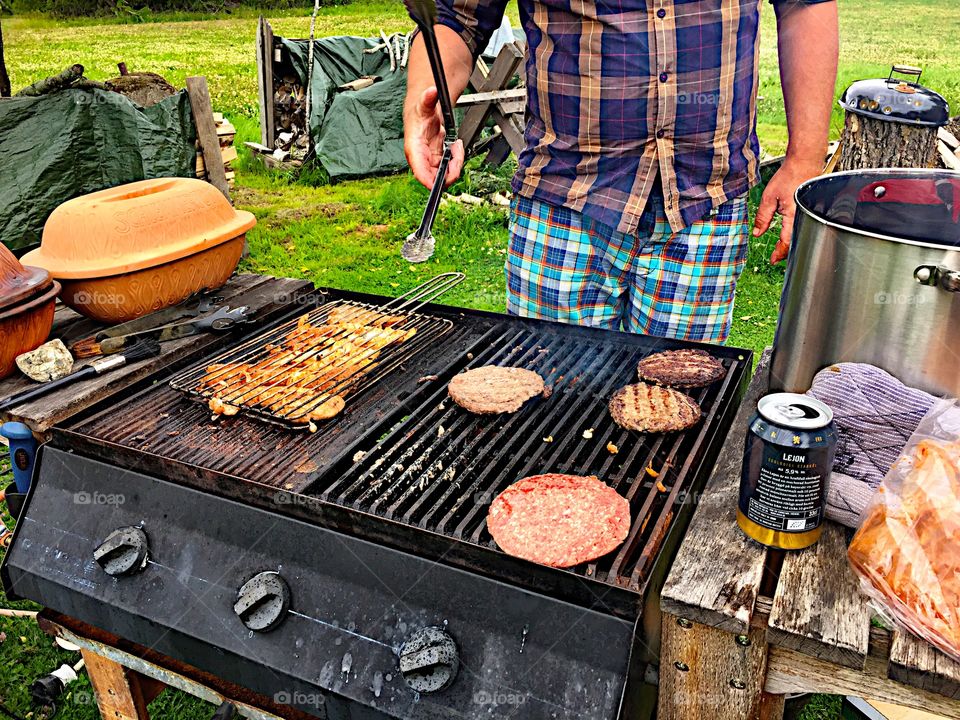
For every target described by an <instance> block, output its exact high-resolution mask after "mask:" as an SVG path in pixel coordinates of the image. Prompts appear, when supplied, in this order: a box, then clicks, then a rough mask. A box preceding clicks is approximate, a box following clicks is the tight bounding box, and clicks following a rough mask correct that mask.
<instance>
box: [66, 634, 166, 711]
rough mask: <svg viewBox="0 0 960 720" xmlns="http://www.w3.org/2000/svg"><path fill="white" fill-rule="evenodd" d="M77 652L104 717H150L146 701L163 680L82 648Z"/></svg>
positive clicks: (151, 696)
mask: <svg viewBox="0 0 960 720" xmlns="http://www.w3.org/2000/svg"><path fill="white" fill-rule="evenodd" d="M80 654H81V655H82V656H83V661H84V664H85V666H86V668H87V675H88V676H89V677H90V684H91V685H92V686H93V694H94V695H95V696H96V698H97V707H98V708H99V709H100V715H101V717H103V720H150V714H149V712H148V711H147V704H148V703H149V702H150V701H151V700H153V699H154V698H155V697H156V696H157V695H159V694H160V693H161V692H162V691H163V688H164V685H163V684H162V683H159V682H157V681H156V680H152V679H150V678H145V677H143V676H142V675H140V674H139V673H135V672H133V671H132V670H127V669H126V668H124V667H123V666H122V665H119V664H118V663H115V662H114V661H113V660H109V659H107V658H105V657H103V656H101V655H97V654H96V653H94V652H92V651H90V650H87V649H85V648H81V649H80Z"/></svg>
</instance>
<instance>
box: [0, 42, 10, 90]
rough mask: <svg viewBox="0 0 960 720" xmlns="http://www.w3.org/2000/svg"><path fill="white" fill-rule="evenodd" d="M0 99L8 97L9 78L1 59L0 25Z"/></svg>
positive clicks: (4, 63)
mask: <svg viewBox="0 0 960 720" xmlns="http://www.w3.org/2000/svg"><path fill="white" fill-rule="evenodd" d="M0 97H10V76H9V75H8V74H7V63H6V60H4V57H3V26H2V25H0Z"/></svg>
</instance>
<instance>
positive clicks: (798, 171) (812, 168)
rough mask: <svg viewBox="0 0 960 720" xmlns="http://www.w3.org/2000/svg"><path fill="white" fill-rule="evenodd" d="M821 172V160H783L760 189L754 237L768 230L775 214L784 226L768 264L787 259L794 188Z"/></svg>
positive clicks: (794, 208)
mask: <svg viewBox="0 0 960 720" xmlns="http://www.w3.org/2000/svg"><path fill="white" fill-rule="evenodd" d="M822 172H823V163H822V162H820V163H816V162H813V163H801V162H799V161H796V162H791V161H790V159H789V158H788V159H786V160H784V162H783V165H781V166H780V169H779V170H777V172H776V173H775V174H774V176H773V177H772V178H770V182H768V183H767V187H766V188H765V189H764V191H763V198H762V199H761V200H760V207H759V208H758V209H757V217H756V219H755V220H754V222H753V236H754V237H760V236H761V235H763V234H764V233H765V232H766V231H767V230H769V229H770V225H771V223H773V218H774V215H777V214H779V215H780V216H781V217H782V218H783V227H782V228H781V229H780V239H779V240H778V241H777V246H776V247H775V248H774V249H773V254H772V255H771V256H770V263H771V264H773V265H776V264H777V263H778V262H780V261H781V260H786V258H787V254H788V253H789V252H790V240H791V239H792V237H793V218H794V216H795V215H796V213H797V205H796V199H795V197H794V195H795V194H796V192H797V188H798V187H800V186H801V185H802V184H803V183H805V182H806V181H807V180H810V179H811V178H814V177H816V176H817V175H820V174H821V173H822Z"/></svg>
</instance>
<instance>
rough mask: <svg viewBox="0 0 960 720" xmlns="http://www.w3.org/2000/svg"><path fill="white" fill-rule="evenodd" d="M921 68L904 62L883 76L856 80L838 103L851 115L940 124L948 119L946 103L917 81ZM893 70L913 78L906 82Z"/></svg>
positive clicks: (903, 121)
mask: <svg viewBox="0 0 960 720" xmlns="http://www.w3.org/2000/svg"><path fill="white" fill-rule="evenodd" d="M922 72H923V71H922V70H921V69H920V68H915V67H910V66H908V65H894V66H893V67H892V68H891V70H890V75H888V76H887V78H886V79H884V78H879V79H876V80H860V81H858V82H855V83H853V84H852V85H851V86H850V87H848V88H847V89H846V90H845V91H844V92H843V95H842V96H841V97H840V105H841V107H843V108H844V109H845V110H847V111H848V112H851V113H854V114H855V115H862V116H864V117H869V118H873V119H875V120H885V121H887V122H896V123H908V124H911V125H925V126H929V127H942V126H943V125H946V124H947V123H948V122H949V120H950V106H949V105H948V104H947V101H946V100H945V99H944V97H943V96H942V95H940V94H939V93H937V92H934V91H933V90H931V89H930V88H927V87H924V86H923V85H921V84H920V83H919V80H920V75H921V73H922ZM894 73H899V74H901V75H910V76H913V77H915V78H916V80H915V81H914V82H908V81H906V80H902V79H900V78H895V77H893V75H894Z"/></svg>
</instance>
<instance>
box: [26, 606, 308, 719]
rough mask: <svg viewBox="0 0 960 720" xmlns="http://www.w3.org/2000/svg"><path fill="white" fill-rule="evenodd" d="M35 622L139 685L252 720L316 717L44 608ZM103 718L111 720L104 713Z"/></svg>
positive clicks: (47, 631) (50, 633)
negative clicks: (131, 675) (230, 708)
mask: <svg viewBox="0 0 960 720" xmlns="http://www.w3.org/2000/svg"><path fill="white" fill-rule="evenodd" d="M37 621H38V623H39V624H40V627H41V629H42V630H43V631H44V632H46V633H47V634H49V635H53V636H54V637H59V638H63V639H64V640H67V641H69V642H71V643H73V644H74V645H78V646H79V647H81V648H83V649H84V650H87V651H88V652H91V653H92V654H94V655H99V656H100V657H103V658H106V659H107V660H110V661H112V662H114V663H117V664H119V665H121V666H123V667H125V668H127V669H128V670H130V671H134V672H135V673H136V675H137V677H138V678H139V679H140V685H141V687H142V688H145V687H146V683H145V680H147V679H149V680H151V681H152V682H153V683H154V684H155V685H162V686H164V687H172V688H176V689H178V690H181V691H183V692H185V693H188V694H190V695H193V696H194V697H198V698H200V699H201V700H204V701H206V702H209V703H211V704H213V705H214V706H218V705H220V704H221V703H223V702H225V701H227V702H230V703H231V704H233V705H234V706H235V707H236V708H237V711H238V713H239V714H240V715H241V716H243V717H246V718H250V719H251V720H281V718H283V719H284V720H316V718H314V716H312V715H307V714H306V713H304V712H303V711H301V710H297V709H296V708H294V707H292V706H290V705H281V704H279V703H278V702H276V701H275V700H274V699H272V698H268V697H266V696H263V695H258V694H256V693H254V692H252V691H251V690H248V689H246V688H243V687H241V686H239V685H236V684H234V683H230V682H227V681H226V680H223V679H221V678H218V677H216V676H214V675H211V674H210V673H205V672H203V671H202V670H198V669H197V668H195V667H193V666H191V665H187V664H186V663H182V662H179V661H177V660H175V659H173V658H170V657H167V656H165V655H161V654H160V653H158V652H156V651H154V650H151V649H149V648H146V647H143V646H142V645H137V644H136V643H132V642H130V641H128V640H124V639H122V638H118V637H116V636H115V635H111V634H109V633H107V632H104V631H103V630H100V629H99V628H95V627H93V626H91V625H87V624H86V623H83V622H81V621H79V620H76V619H74V618H70V617H67V616H65V615H60V614H58V613H55V612H52V611H51V610H43V611H42V612H41V613H40V615H39V617H38V618H37ZM104 718H105V719H106V720H111V718H109V717H107V716H104Z"/></svg>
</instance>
